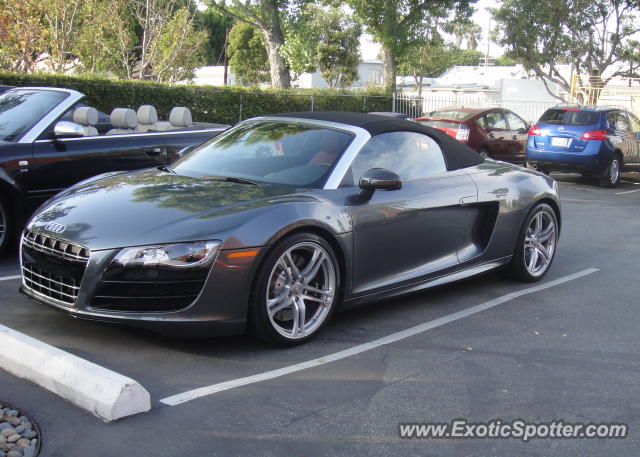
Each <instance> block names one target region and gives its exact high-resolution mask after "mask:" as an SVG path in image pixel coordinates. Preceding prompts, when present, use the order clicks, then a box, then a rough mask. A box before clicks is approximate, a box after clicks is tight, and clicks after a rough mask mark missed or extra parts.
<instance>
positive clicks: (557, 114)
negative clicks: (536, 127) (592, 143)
mask: <svg viewBox="0 0 640 457" xmlns="http://www.w3.org/2000/svg"><path fill="white" fill-rule="evenodd" d="M599 119H600V113H598V112H596V111H583V110H581V109H577V108H564V109H562V108H560V109H550V110H547V111H545V113H544V114H543V115H542V117H541V118H540V122H546V123H548V124H563V125H592V124H597V123H598V120H599Z"/></svg>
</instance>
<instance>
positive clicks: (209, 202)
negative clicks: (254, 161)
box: [28, 169, 314, 250]
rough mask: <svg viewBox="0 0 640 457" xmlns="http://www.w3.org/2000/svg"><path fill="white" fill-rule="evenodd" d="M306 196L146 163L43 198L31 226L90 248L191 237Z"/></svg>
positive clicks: (232, 225) (221, 229)
mask: <svg viewBox="0 0 640 457" xmlns="http://www.w3.org/2000/svg"><path fill="white" fill-rule="evenodd" d="M309 199H312V200H313V199H314V198H313V197H312V196H311V195H309V193H308V191H307V190H305V189H302V190H299V189H295V188H292V187H288V186H277V185H263V184H261V185H251V184H240V183H233V182H226V181H219V180H212V179H202V178H193V177H189V176H184V175H176V174H171V173H167V172H163V171H160V170H157V169H151V170H143V171H138V172H132V173H125V174H117V175H111V176H107V177H104V178H101V179H98V180H93V181H89V182H86V181H85V182H84V183H80V184H78V185H76V186H74V187H72V188H70V189H68V190H66V191H64V192H63V193H61V194H60V195H58V196H57V197H54V198H53V199H51V200H50V201H49V202H47V203H46V204H45V205H44V206H43V207H42V208H41V209H40V210H38V211H37V212H36V213H35V214H34V216H33V217H32V219H31V221H30V222H29V225H28V228H29V229H30V230H37V231H39V232H43V233H48V234H50V235H51V236H54V237H58V238H62V239H64V240H67V241H71V242H74V243H78V244H81V245H83V246H85V247H87V248H89V249H91V250H100V249H112V248H117V247H123V246H139V245H146V244H154V243H169V242H177V241H194V240H203V239H211V238H212V237H213V236H216V235H223V234H225V233H228V232H229V231H232V230H233V229H234V228H236V227H238V226H240V225H243V224H245V223H247V222H249V221H251V220H252V219H253V218H256V217H258V215H259V213H260V212H263V211H266V210H267V209H268V208H269V207H270V206H273V205H276V204H281V203H285V202H291V201H300V200H309ZM52 222H55V223H56V224H61V225H63V226H65V228H64V231H63V232H61V233H56V232H55V230H56V228H57V230H58V231H59V230H60V226H59V225H58V226H57V227H54V226H53V224H51V223H52ZM47 224H49V226H48V227H47ZM216 237H217V236H216Z"/></svg>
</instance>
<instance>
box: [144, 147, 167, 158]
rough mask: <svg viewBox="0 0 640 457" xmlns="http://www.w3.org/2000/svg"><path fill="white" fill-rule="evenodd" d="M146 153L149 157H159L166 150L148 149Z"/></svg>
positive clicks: (158, 148) (159, 148)
mask: <svg viewBox="0 0 640 457" xmlns="http://www.w3.org/2000/svg"><path fill="white" fill-rule="evenodd" d="M144 153H145V154H146V155H148V156H149V157H158V156H159V155H161V154H163V153H164V149H163V148H161V147H155V148H148V149H145V150H144Z"/></svg>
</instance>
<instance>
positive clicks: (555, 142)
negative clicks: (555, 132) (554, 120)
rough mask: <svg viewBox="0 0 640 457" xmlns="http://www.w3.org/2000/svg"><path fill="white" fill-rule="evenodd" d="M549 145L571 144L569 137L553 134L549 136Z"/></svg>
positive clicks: (562, 146) (566, 146) (560, 146)
mask: <svg viewBox="0 0 640 457" xmlns="http://www.w3.org/2000/svg"><path fill="white" fill-rule="evenodd" d="M551 146H554V147H556V148H568V147H569V146H571V138H563V137H559V136H554V137H552V138H551Z"/></svg>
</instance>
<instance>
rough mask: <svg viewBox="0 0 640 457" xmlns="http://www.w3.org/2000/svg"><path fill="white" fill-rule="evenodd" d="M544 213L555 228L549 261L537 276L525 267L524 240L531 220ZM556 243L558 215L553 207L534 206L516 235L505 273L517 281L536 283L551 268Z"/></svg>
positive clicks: (545, 205)
mask: <svg viewBox="0 0 640 457" xmlns="http://www.w3.org/2000/svg"><path fill="white" fill-rule="evenodd" d="M541 212H544V213H545V214H548V215H549V216H550V217H551V219H552V220H553V224H554V227H555V230H554V234H553V237H554V239H553V251H552V253H551V259H550V260H549V262H548V265H547V266H546V268H545V269H544V271H542V272H541V273H539V274H532V273H531V272H530V271H529V269H528V268H527V265H526V253H525V238H526V237H527V234H528V230H529V226H530V224H531V222H532V221H533V219H534V218H535V217H536V215H537V214H538V213H541ZM557 241H558V215H557V214H556V212H555V210H554V209H553V207H551V206H550V205H548V204H546V203H539V204H537V205H536V206H534V207H533V208H532V209H531V211H529V214H527V217H526V218H525V220H524V222H523V224H522V227H521V229H520V232H519V234H518V240H517V242H516V246H515V250H514V254H513V257H512V258H511V261H510V262H509V264H508V265H507V268H506V271H507V272H508V274H509V275H510V276H511V277H512V278H514V279H517V280H519V281H524V282H536V281H539V280H541V279H542V278H544V277H545V275H546V274H547V272H548V271H549V269H550V268H551V264H552V263H553V259H554V258H555V253H556V245H557Z"/></svg>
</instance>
